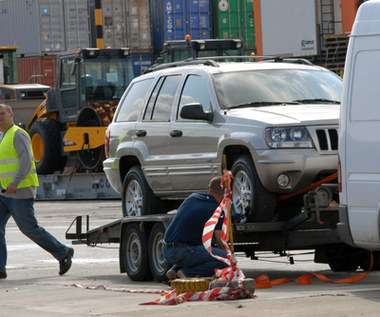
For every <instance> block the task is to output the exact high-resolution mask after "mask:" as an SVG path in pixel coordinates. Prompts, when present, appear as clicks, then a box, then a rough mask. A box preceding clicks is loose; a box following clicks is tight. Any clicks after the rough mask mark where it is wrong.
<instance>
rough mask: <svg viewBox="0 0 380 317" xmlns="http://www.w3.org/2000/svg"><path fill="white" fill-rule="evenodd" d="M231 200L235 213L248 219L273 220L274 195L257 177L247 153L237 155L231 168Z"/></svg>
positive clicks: (274, 208)
mask: <svg viewBox="0 0 380 317" xmlns="http://www.w3.org/2000/svg"><path fill="white" fill-rule="evenodd" d="M231 172H232V174H233V175H234V179H233V181H232V202H233V206H234V210H235V213H236V214H238V216H240V217H244V216H245V217H246V218H247V220H248V221H255V222H266V221H271V220H273V217H274V215H275V210H276V196H275V195H274V194H271V193H270V192H268V191H267V190H266V189H265V188H264V187H263V185H262V184H261V182H260V180H259V178H258V177H257V174H256V171H255V168H254V166H253V162H252V159H251V158H250V157H249V156H248V155H244V156H241V157H239V158H238V159H237V160H236V162H235V163H234V164H233V166H232V169H231Z"/></svg>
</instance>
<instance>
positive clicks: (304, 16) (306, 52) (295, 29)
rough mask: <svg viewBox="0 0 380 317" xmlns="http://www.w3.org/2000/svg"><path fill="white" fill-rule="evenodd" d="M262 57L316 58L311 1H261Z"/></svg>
mask: <svg viewBox="0 0 380 317" xmlns="http://www.w3.org/2000/svg"><path fill="white" fill-rule="evenodd" d="M260 5H261V29H262V50H263V55H278V56H310V55H317V31H316V11H315V1H314V0H262V1H261V2H260Z"/></svg>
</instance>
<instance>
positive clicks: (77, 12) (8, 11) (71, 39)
mask: <svg viewBox="0 0 380 317" xmlns="http://www.w3.org/2000/svg"><path fill="white" fill-rule="evenodd" d="M0 29H1V30H2V31H1V32H0V46H3V45H4V46H5V45H12V46H18V47H19V49H18V51H17V52H18V54H24V55H25V56H36V55H42V54H43V53H46V52H47V53H58V52H63V51H67V50H70V49H77V48H78V47H88V46H89V44H90V29H89V12H88V1H87V0H54V1H53V0H34V1H25V0H4V1H0Z"/></svg>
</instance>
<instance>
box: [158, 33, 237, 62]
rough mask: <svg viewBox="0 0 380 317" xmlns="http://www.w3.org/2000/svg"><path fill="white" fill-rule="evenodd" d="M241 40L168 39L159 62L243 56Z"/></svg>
mask: <svg viewBox="0 0 380 317" xmlns="http://www.w3.org/2000/svg"><path fill="white" fill-rule="evenodd" d="M242 55H244V50H243V48H242V43H241V40H239V39H235V40H217V39H207V40H190V39H189V40H183V41H180V40H179V41H167V42H165V43H164V46H163V51H162V52H161V55H160V57H159V59H158V61H157V63H171V62H179V61H184V60H186V59H188V58H198V57H210V56H242Z"/></svg>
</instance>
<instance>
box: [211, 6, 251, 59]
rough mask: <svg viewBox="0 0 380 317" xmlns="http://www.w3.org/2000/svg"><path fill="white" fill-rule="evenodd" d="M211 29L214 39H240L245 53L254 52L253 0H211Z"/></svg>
mask: <svg viewBox="0 0 380 317" xmlns="http://www.w3.org/2000/svg"><path fill="white" fill-rule="evenodd" d="M212 28H213V37H214V38H216V39H240V40H241V41H242V42H243V47H244V50H245V51H247V53H250V52H252V51H255V48H256V40H255V23H254V18H253V0H212Z"/></svg>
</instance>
